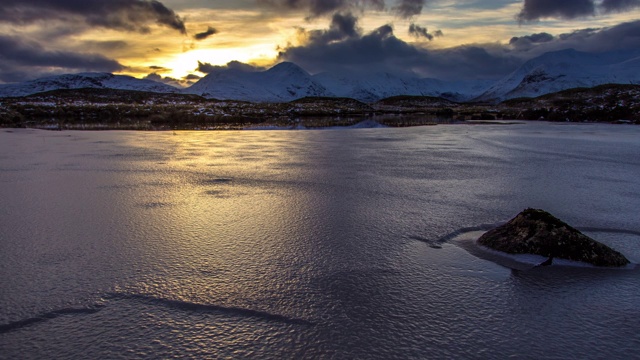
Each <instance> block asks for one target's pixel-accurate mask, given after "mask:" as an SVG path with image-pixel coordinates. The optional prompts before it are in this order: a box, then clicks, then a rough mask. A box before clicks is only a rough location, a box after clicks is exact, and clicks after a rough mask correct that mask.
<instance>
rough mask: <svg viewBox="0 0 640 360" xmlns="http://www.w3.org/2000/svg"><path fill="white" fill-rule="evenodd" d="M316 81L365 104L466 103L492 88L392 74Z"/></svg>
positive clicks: (330, 75) (317, 77)
mask: <svg viewBox="0 0 640 360" xmlns="http://www.w3.org/2000/svg"><path fill="white" fill-rule="evenodd" d="M313 78H314V79H315V80H317V81H318V82H319V83H321V84H322V85H324V87H326V88H327V89H328V90H330V91H331V92H332V93H334V94H336V95H337V96H340V97H349V98H353V99H357V100H360V101H364V102H374V101H378V100H380V99H384V98H388V97H392V96H399V95H410V96H434V97H445V98H447V99H450V100H454V101H465V100H468V99H470V98H473V97H476V96H478V95H479V94H481V93H482V92H483V91H484V90H486V88H488V86H489V85H488V84H487V83H486V82H475V81H460V82H448V81H442V80H438V79H430V78H422V79H421V78H417V77H410V76H399V75H393V74H390V73H357V72H353V73H342V74H338V73H320V74H317V75H315V76H314V77H313Z"/></svg>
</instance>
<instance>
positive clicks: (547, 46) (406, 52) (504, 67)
mask: <svg viewBox="0 0 640 360" xmlns="http://www.w3.org/2000/svg"><path fill="white" fill-rule="evenodd" d="M334 24H335V22H334V21H332V23H331V25H330V26H329V28H328V29H326V30H324V32H319V30H314V31H307V32H305V34H306V35H307V36H306V39H307V42H305V43H303V44H300V45H296V46H294V45H290V46H288V47H284V48H281V49H280V53H279V56H278V60H279V61H291V62H294V63H296V64H298V65H300V66H301V67H303V68H304V69H305V70H307V71H309V72H311V73H320V72H325V71H329V72H338V73H341V72H353V71H377V72H382V71H384V72H391V73H402V72H410V73H413V74H418V75H420V76H424V77H435V78H440V79H446V80H463V79H495V78H499V77H501V76H504V75H506V74H508V73H509V72H511V71H513V70H515V69H516V68H517V67H518V66H520V65H522V64H523V63H524V62H525V61H527V60H529V59H531V58H534V57H537V56H540V55H542V54H544V53H546V52H551V51H557V50H563V49H567V48H574V49H576V50H579V51H584V52H602V51H621V52H628V51H634V50H635V49H640V21H635V22H630V23H625V24H620V25H617V26H614V27H611V28H602V29H582V30H578V31H574V32H571V33H567V34H561V35H558V36H553V35H551V34H547V33H536V34H531V35H526V36H520V37H514V38H512V39H511V41H510V42H509V44H501V43H500V39H496V40H495V42H492V43H488V44H472V45H465V46H457V47H452V48H446V49H430V48H424V47H421V46H419V45H418V44H409V43H406V42H404V41H402V40H401V39H398V38H397V37H396V36H395V35H394V33H393V29H392V27H391V26H389V25H385V26H382V27H380V28H378V29H376V30H375V31H373V32H370V33H366V34H365V33H362V32H361V31H360V30H356V31H357V33H356V35H355V36H349V37H346V36H343V37H341V38H339V39H338V40H332V41H327V39H330V38H338V37H331V36H328V35H326V34H328V33H331V31H332V28H334V26H335V25H334ZM420 29H423V28H421V27H415V26H414V32H419V33H425V32H426V33H427V34H429V32H427V31H426V29H424V31H422V30H420ZM301 31H303V32H304V30H301ZM323 34H325V35H323ZM434 34H435V33H434ZM303 35H304V34H303ZM421 36H422V35H421ZM637 51H638V56H640V50H637Z"/></svg>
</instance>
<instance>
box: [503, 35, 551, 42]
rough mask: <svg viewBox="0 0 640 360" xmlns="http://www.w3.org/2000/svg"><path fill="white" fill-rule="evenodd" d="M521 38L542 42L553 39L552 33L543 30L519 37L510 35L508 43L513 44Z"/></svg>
mask: <svg viewBox="0 0 640 360" xmlns="http://www.w3.org/2000/svg"><path fill="white" fill-rule="evenodd" d="M522 40H526V41H528V42H530V43H544V42H549V41H551V40H553V35H551V34H549V33H545V32H543V33H538V34H531V35H526V36H521V37H512V38H511V40H510V41H509V44H513V43H516V42H518V41H522Z"/></svg>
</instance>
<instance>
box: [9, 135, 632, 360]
mask: <svg viewBox="0 0 640 360" xmlns="http://www.w3.org/2000/svg"><path fill="white" fill-rule="evenodd" d="M0 202H1V204H0V272H1V276H0V358H3V359H17V358H21V359H28V358H42V359H45V358H46V359H49V358H170V357H185V358H199V359H201V358H223V357H228V358H336V359H352V358H363V359H371V358H381V359H391V358H413V359H416V358H419V359H424V358H478V359H487V358H532V359H538V358H554V359H566V358H576V359H604V358H607V359H610V358H618V359H626V358H640V274H639V272H638V271H637V270H630V269H624V270H603V269H593V268H584V267H582V268H581V267H551V268H544V269H533V270H528V271H512V270H510V269H508V268H505V267H502V266H500V265H497V264H496V263H493V262H491V261H487V260H483V259H482V258H479V257H476V256H474V255H472V254H471V253H470V252H468V251H467V250H465V248H464V247H462V246H460V244H458V243H457V242H456V241H455V239H456V235H461V234H464V233H466V232H468V231H472V230H482V229H487V228H488V226H491V225H495V224H496V223H500V222H503V221H506V220H508V219H509V218H510V217H513V216H514V215H515V214H517V213H518V212H519V211H521V210H523V209H524V208H526V207H538V208H543V209H545V210H548V211H550V212H552V213H553V214H555V215H556V216H558V217H560V218H561V219H563V220H565V221H567V222H569V223H570V224H572V225H574V226H576V227H578V228H582V229H587V230H588V231H587V233H588V234H589V235H591V236H593V237H595V238H596V239H598V240H601V241H603V242H605V243H607V244H609V245H611V246H613V247H615V248H616V249H618V250H620V251H621V252H623V253H624V254H625V255H626V256H627V257H628V258H630V259H631V260H632V262H634V263H638V262H640V215H639V210H640V127H632V126H610V125H556V124H542V123H529V124H519V125H482V126H469V125H451V126H434V127H421V128H405V129H352V130H324V131H244V132H178V133H176V134H172V133H171V132H163V133H158V132H45V131H35V130H13V131H11V130H7V129H3V130H0Z"/></svg>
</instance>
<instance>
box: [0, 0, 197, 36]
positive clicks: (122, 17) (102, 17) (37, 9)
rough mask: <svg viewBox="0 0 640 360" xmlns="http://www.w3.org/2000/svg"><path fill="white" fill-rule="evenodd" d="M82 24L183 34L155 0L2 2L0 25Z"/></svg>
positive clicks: (176, 19)
mask: <svg viewBox="0 0 640 360" xmlns="http://www.w3.org/2000/svg"><path fill="white" fill-rule="evenodd" d="M54 20H59V21H65V22H73V21H78V20H80V21H83V22H85V23H86V24H88V25H90V26H101V27H106V28H111V29H119V30H127V31H140V32H148V31H149V24H151V23H157V24H160V25H163V26H167V27H170V28H172V29H175V30H177V31H180V32H181V33H183V34H186V28H185V25H184V21H183V20H182V19H181V18H180V16H178V15H177V14H176V13H175V12H174V11H173V10H171V9H169V8H167V7H166V6H164V5H163V4H162V3H161V2H159V1H156V0H109V1H105V0H56V1H51V0H3V4H2V6H1V7H0V21H2V22H8V23H14V24H28V23H35V22H46V21H54Z"/></svg>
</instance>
